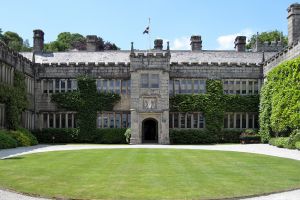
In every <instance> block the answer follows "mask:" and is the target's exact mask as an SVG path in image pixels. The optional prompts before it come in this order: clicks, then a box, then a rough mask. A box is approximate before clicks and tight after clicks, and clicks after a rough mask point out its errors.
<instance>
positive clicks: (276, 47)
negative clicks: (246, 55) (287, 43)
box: [252, 41, 284, 52]
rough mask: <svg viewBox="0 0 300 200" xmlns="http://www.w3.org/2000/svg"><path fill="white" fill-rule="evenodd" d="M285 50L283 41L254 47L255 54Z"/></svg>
mask: <svg viewBox="0 0 300 200" xmlns="http://www.w3.org/2000/svg"><path fill="white" fill-rule="evenodd" d="M283 48H284V44H283V42H282V41H272V42H263V43H262V42H258V43H255V44H254V45H253V46H252V51H253V52H277V51H281V50H282V49H283Z"/></svg>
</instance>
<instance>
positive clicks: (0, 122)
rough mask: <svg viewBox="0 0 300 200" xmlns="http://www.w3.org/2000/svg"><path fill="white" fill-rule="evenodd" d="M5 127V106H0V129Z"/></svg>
mask: <svg viewBox="0 0 300 200" xmlns="http://www.w3.org/2000/svg"><path fill="white" fill-rule="evenodd" d="M4 127H5V105H4V104H0V128H4Z"/></svg>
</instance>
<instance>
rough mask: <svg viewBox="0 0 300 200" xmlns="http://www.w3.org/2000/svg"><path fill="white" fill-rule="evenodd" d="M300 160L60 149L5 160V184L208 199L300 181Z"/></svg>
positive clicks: (114, 195)
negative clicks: (58, 150)
mask: <svg viewBox="0 0 300 200" xmlns="http://www.w3.org/2000/svg"><path fill="white" fill-rule="evenodd" d="M299 169H300V162H299V161H294V160H289V159H283V158H277V157H270V156H264V155H257V154H247V153H237V152H222V151H205V150H176V149H104V150H80V151H60V152H48V153H39V154H32V155H27V156H22V157H18V158H13V159H7V160H0V187H5V188H9V189H13V190H17V191H20V192H26V193H31V194H39V195H42V196H46V197H68V198H77V199H78V198H79V199H207V198H222V197H235V196H245V195H253V194H262V193H269V192H274V191H280V190H286V189H292V188H299V187H300V173H299Z"/></svg>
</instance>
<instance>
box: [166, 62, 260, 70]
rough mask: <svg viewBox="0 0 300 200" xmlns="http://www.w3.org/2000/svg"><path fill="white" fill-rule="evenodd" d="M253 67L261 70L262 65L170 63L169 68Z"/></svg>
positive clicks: (242, 63) (243, 63) (240, 63)
mask: <svg viewBox="0 0 300 200" xmlns="http://www.w3.org/2000/svg"><path fill="white" fill-rule="evenodd" d="M177 66H178V67H228V68H232V67H248V68H249V67H254V68H261V67H262V63H259V64H256V63H245V62H239V63H237V62H171V64H170V68H171V69H172V68H174V67H177Z"/></svg>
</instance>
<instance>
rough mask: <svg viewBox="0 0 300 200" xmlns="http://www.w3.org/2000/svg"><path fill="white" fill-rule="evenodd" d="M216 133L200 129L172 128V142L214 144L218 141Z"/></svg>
mask: <svg viewBox="0 0 300 200" xmlns="http://www.w3.org/2000/svg"><path fill="white" fill-rule="evenodd" d="M217 141H218V138H217V136H216V135H215V134H212V133H211V132H209V131H207V130H199V129H185V130H182V129H181V130H180V129H172V130H170V142H171V144H212V143H217Z"/></svg>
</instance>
